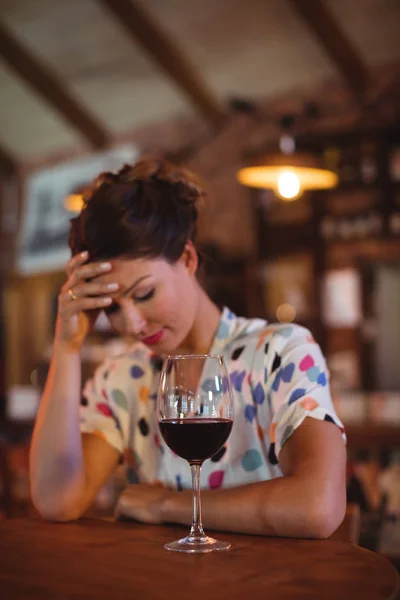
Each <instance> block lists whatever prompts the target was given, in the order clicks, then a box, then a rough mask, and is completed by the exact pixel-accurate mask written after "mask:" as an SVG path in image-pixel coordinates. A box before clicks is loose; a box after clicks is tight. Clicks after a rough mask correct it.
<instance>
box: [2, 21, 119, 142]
mask: <svg viewBox="0 0 400 600" xmlns="http://www.w3.org/2000/svg"><path fill="white" fill-rule="evenodd" d="M0 56H1V57H2V58H3V60H4V61H5V62H6V63H7V64H8V65H9V66H10V67H11V68H12V69H13V70H14V71H15V72H16V73H18V75H19V76H20V77H21V78H22V79H23V80H24V81H25V82H26V83H28V84H29V85H30V87H31V88H33V90H34V91H35V92H36V93H37V94H38V95H40V96H41V97H42V98H43V99H44V100H45V101H46V103H48V104H49V105H51V106H52V108H53V109H55V110H56V111H57V112H58V113H59V114H60V115H61V116H62V117H63V119H65V121H67V122H68V124H69V125H72V126H73V127H74V128H75V129H77V130H78V131H79V133H80V134H81V135H82V136H83V137H84V138H86V140H87V141H88V142H89V143H90V145H91V146H92V147H94V148H102V147H104V146H106V145H107V143H108V140H109V137H108V135H107V133H106V132H105V131H104V129H103V127H102V126H101V125H100V124H99V123H97V122H96V121H95V119H94V118H93V117H92V116H91V115H90V114H89V113H88V112H87V110H86V109H85V108H84V107H83V106H81V105H80V104H79V102H77V101H76V100H75V99H74V98H73V97H72V96H71V94H70V92H69V91H68V90H67V88H66V87H65V86H64V84H63V83H62V82H61V81H60V80H58V78H57V76H56V75H55V74H54V73H52V72H51V71H50V69H49V68H48V67H47V66H45V65H44V64H42V63H41V62H40V61H39V60H38V59H37V58H35V57H34V56H33V55H32V54H31V53H30V52H29V51H28V50H26V49H25V48H24V47H23V45H22V44H21V43H20V42H19V41H18V40H16V39H15V38H14V36H13V35H12V34H11V33H10V31H8V30H7V29H6V27H5V26H4V24H2V23H0Z"/></svg>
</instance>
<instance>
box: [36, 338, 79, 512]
mask: <svg viewBox="0 0 400 600" xmlns="http://www.w3.org/2000/svg"><path fill="white" fill-rule="evenodd" d="M80 393H81V360H80V354H79V351H78V350H77V349H74V348H69V347H67V346H66V345H59V344H57V345H55V346H54V350H53V357H52V360H51V365H50V370H49V374H48V377H47V381H46V386H45V389H44V392H43V396H42V399H41V403H40V407H39V411H38V414H37V418H36V423H35V427H34V432H33V437H32V443H31V449H30V480H31V495H32V500H33V502H34V504H35V506H36V507H37V508H38V510H39V511H40V512H41V513H42V514H44V516H48V517H49V518H52V516H53V517H54V518H56V517H57V513H62V511H63V510H64V508H65V506H67V505H68V504H71V503H72V502H74V499H75V498H76V497H79V496H80V495H82V490H83V489H84V486H85V471H84V461H83V452H82V441H81V433H80V428H79V405H80Z"/></svg>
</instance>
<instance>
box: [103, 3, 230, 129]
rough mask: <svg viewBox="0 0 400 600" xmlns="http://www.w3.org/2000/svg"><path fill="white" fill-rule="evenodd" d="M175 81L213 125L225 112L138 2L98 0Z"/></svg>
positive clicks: (218, 121)
mask: <svg viewBox="0 0 400 600" xmlns="http://www.w3.org/2000/svg"><path fill="white" fill-rule="evenodd" d="M98 1H99V3H100V4H101V5H103V6H104V7H105V8H106V9H107V10H109V11H110V13H111V14H112V15H113V16H114V17H115V18H116V19H117V21H118V22H119V24H120V25H121V26H122V27H124V29H125V30H127V31H128V33H129V35H130V37H131V38H132V39H134V40H135V42H138V43H139V44H140V46H141V47H142V48H143V49H144V50H145V51H146V53H147V54H148V55H149V56H150V57H151V58H152V59H153V61H154V62H155V63H157V64H158V66H159V67H161V69H162V70H163V71H164V72H165V73H166V74H167V75H168V76H169V78H170V79H172V80H173V81H174V82H175V83H176V84H178V86H179V88H180V89H181V90H182V91H183V92H184V94H185V95H186V96H187V97H188V98H189V99H190V100H191V102H192V103H193V104H194V105H195V106H196V108H197V109H198V110H199V111H200V113H202V114H203V115H204V117H205V118H206V119H207V120H208V121H210V122H211V123H212V125H213V126H219V125H221V123H223V121H224V119H225V112H224V110H223V109H222V107H221V106H220V104H219V102H218V100H217V98H214V96H213V95H212V93H211V92H210V90H208V89H207V87H206V85H205V83H204V82H203V81H202V80H201V78H200V77H199V75H198V74H197V73H196V70H195V68H194V67H193V66H191V65H190V64H189V62H188V61H187V60H186V59H185V56H184V54H183V53H182V51H181V50H180V49H179V48H178V46H177V45H176V44H175V43H174V42H173V40H172V39H171V38H170V37H169V36H168V35H167V34H166V33H165V32H164V31H163V30H162V29H161V28H160V27H159V25H157V23H155V21H154V20H153V19H152V17H151V16H150V15H149V14H148V13H147V11H145V10H144V9H143V8H142V7H141V6H139V5H138V4H137V3H136V2H135V1H134V0H98Z"/></svg>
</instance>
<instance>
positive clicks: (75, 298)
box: [68, 288, 78, 300]
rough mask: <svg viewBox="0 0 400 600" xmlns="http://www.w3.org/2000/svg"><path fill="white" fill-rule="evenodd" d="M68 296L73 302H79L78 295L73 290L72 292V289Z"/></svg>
mask: <svg viewBox="0 0 400 600" xmlns="http://www.w3.org/2000/svg"><path fill="white" fill-rule="evenodd" d="M68 296H69V297H70V298H71V300H77V299H78V296H77V295H76V294H74V292H73V290H71V288H69V290H68Z"/></svg>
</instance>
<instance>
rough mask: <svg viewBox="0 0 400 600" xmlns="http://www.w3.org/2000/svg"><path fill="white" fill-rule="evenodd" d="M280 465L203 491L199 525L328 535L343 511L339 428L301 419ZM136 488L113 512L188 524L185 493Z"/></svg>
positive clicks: (342, 447) (189, 499)
mask: <svg viewBox="0 0 400 600" xmlns="http://www.w3.org/2000/svg"><path fill="white" fill-rule="evenodd" d="M280 465H281V468H282V472H283V473H284V476H283V477H279V478H277V479H273V480H271V481H265V482H260V483H255V484H251V485H246V486H242V487H236V488H230V489H222V490H210V491H208V490H207V491H204V492H202V495H201V497H202V509H203V524H204V527H205V528H206V529H218V530H225V531H235V532H239V533H255V534H264V535H276V536H288V537H312V538H321V537H322V538H323V537H328V536H329V535H331V534H332V533H333V532H334V531H335V530H336V529H337V527H338V526H339V525H340V523H341V522H342V520H343V518H344V515H345V510H346V486H345V467H346V449H345V445H344V442H343V440H342V438H341V432H340V430H339V428H338V427H336V426H335V425H333V424H332V423H328V422H325V421H318V420H316V419H312V418H306V419H305V421H304V422H303V423H302V425H301V426H300V427H299V428H298V429H297V430H296V431H295V432H294V433H293V434H292V436H291V437H290V438H289V439H288V441H287V442H286V444H285V445H284V447H283V448H282V450H281V454H280ZM140 487H141V486H131V488H129V490H128V491H127V492H125V493H124V494H123V496H122V497H121V501H120V503H119V505H118V509H117V512H118V514H124V515H127V516H131V517H133V518H137V519H139V520H146V518H147V520H148V521H152V522H162V521H163V522H174V523H182V524H185V525H189V524H190V523H191V519H192V497H191V492H190V491H185V492H165V491H161V492H157V491H154V492H153V491H151V490H148V489H147V490H146V489H143V490H142V491H140V489H135V488H140ZM146 487H147V486H145V488H146ZM157 493H158V499H157V498H156V499H155V498H154V496H155V495H156V494H157ZM142 494H143V495H142ZM144 504H147V506H146V510H144ZM149 506H151V511H150V512H149ZM148 514H150V518H148ZM143 515H144V516H145V518H144V519H143ZM152 517H153V518H152Z"/></svg>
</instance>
